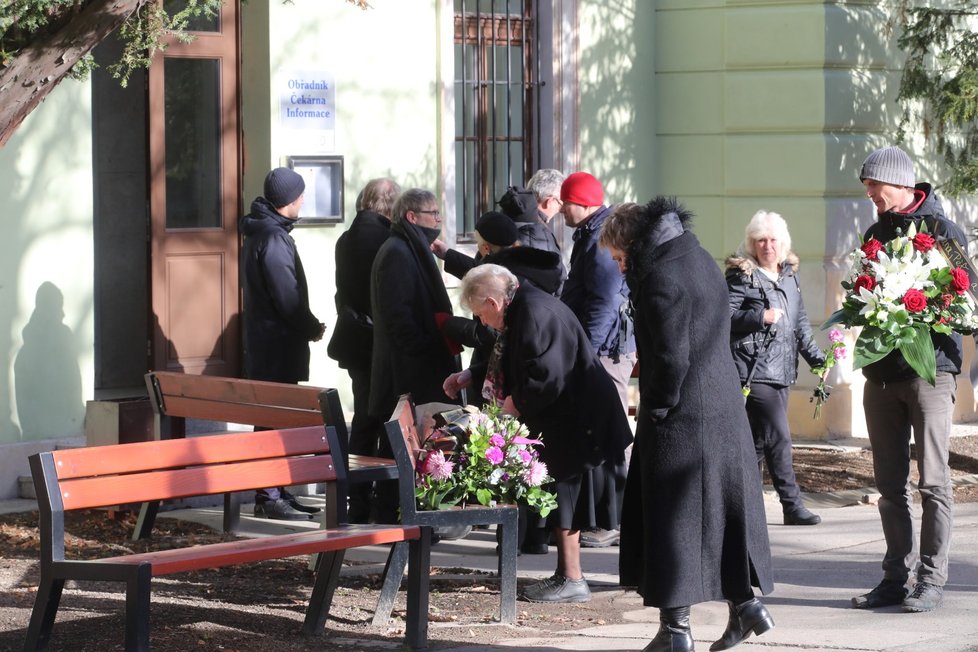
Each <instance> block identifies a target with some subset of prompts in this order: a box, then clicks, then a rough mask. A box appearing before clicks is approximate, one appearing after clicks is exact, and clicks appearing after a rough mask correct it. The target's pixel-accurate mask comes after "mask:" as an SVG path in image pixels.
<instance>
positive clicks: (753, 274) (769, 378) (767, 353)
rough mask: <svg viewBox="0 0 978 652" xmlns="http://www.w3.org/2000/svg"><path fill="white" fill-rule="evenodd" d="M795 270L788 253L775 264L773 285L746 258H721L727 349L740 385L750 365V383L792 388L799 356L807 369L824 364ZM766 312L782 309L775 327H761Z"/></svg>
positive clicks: (751, 260)
mask: <svg viewBox="0 0 978 652" xmlns="http://www.w3.org/2000/svg"><path fill="white" fill-rule="evenodd" d="M797 271H798V257H797V256H796V255H794V254H793V253H789V254H788V258H787V259H786V260H785V262H784V263H783V264H782V265H781V271H780V274H779V276H778V280H777V281H772V280H771V279H770V278H769V277H768V276H766V275H765V274H764V272H762V271H760V270H759V269H758V268H757V262H756V261H755V260H753V259H751V258H739V257H736V256H731V257H730V258H727V290H728V292H729V293H730V349H731V351H732V352H733V358H734V363H735V364H736V365H737V373H738V375H739V376H740V382H741V383H744V382H745V381H746V380H747V376H748V374H749V373H750V372H751V367H752V365H753V372H754V377H753V379H752V381H751V382H752V383H766V384H768V385H777V386H779V387H787V386H788V385H793V384H794V383H795V381H796V380H797V379H798V354H799V353H800V354H801V355H802V357H803V358H805V362H807V363H808V365H809V366H810V367H818V366H821V365H822V364H824V362H825V355H824V354H823V353H822V350H821V349H819V348H818V345H816V344H815V337H814V335H813V333H812V324H811V322H810V321H809V319H808V313H807V312H805V304H804V302H803V301H802V296H801V286H800V285H799V284H798V276H797ZM768 308H780V309H781V310H782V311H784V314H783V315H782V316H781V319H780V320H778V323H777V324H773V325H770V326H768V325H767V324H765V323H764V311H765V310H767V309H768ZM754 360H757V362H756V363H755V362H754Z"/></svg>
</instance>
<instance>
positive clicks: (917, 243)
mask: <svg viewBox="0 0 978 652" xmlns="http://www.w3.org/2000/svg"><path fill="white" fill-rule="evenodd" d="M933 246H934V238H933V237H932V236H931V235H930V234H929V233H918V234H917V235H915V236H914V237H913V248H914V249H916V250H917V251H930V250H931V248H932V247H933Z"/></svg>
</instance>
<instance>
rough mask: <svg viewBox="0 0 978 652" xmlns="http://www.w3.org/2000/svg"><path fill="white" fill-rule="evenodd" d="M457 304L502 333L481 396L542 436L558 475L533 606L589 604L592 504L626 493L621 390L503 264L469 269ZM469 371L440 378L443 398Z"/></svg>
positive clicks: (570, 322)
mask: <svg viewBox="0 0 978 652" xmlns="http://www.w3.org/2000/svg"><path fill="white" fill-rule="evenodd" d="M462 305H463V306H466V307H468V308H469V310H471V311H472V315H473V316H474V317H477V318H478V319H480V320H481V321H482V322H483V323H484V324H485V325H486V326H490V327H492V328H494V329H496V330H497V331H500V336H499V339H498V341H497V342H496V346H495V347H494V349H493V352H492V355H491V356H490V359H489V361H488V363H487V364H488V369H487V372H486V382H485V384H484V386H483V387H482V388H481V389H482V390H483V395H484V396H485V397H486V398H487V399H490V400H495V401H496V402H497V403H499V404H501V405H502V409H503V411H504V412H506V413H508V414H511V415H513V416H515V417H519V419H520V420H521V421H522V422H523V423H524V424H526V426H527V427H528V428H529V429H530V431H531V432H533V433H534V434H539V435H541V436H542V438H543V442H544V448H543V450H542V453H541V455H542V458H543V461H544V462H546V464H547V467H548V468H549V471H550V475H551V476H553V477H554V479H555V480H556V492H557V511H556V515H555V514H551V515H550V517H549V519H548V522H549V523H550V524H551V525H552V526H553V531H554V535H555V537H556V541H557V570H556V572H555V573H554V575H553V577H550V578H547V579H545V580H543V581H542V582H539V583H537V584H534V585H532V586H529V587H527V588H526V590H525V591H524V593H523V597H524V598H526V599H527V600H529V601H532V602H587V601H588V600H590V599H591V591H590V589H589V588H588V585H587V582H586V581H585V579H584V574H583V572H582V570H581V555H580V553H581V549H580V532H581V530H582V529H587V528H595V527H603V528H608V529H610V528H614V527H617V526H618V525H619V524H618V522H617V515H614V518H615V519H616V522H614V523H610V522H597V520H598V519H597V518H596V515H595V514H596V509H595V506H596V505H599V504H602V503H611V502H615V501H606V500H603V498H604V496H605V495H606V494H607V492H619V491H622V490H623V488H624V487H623V479H624V477H623V476H624V463H625V457H624V451H625V448H626V447H627V446H628V444H629V443H630V442H631V438H632V437H631V431H630V429H629V427H628V422H627V420H626V418H625V415H624V413H623V412H622V410H621V402H620V401H619V400H618V391H617V390H616V389H615V386H614V383H613V382H612V380H611V378H610V377H609V376H608V374H607V372H606V371H605V370H604V368H603V367H602V366H601V363H600V362H598V359H597V357H595V355H594V350H593V349H592V347H591V344H590V342H589V340H588V338H587V335H586V334H585V333H584V329H583V328H582V327H581V324H580V322H579V321H578V319H577V317H576V316H575V315H574V313H572V312H571V311H570V309H569V308H568V307H567V306H566V305H564V304H563V303H562V302H561V301H560V300H559V299H556V298H555V297H553V296H552V295H549V294H547V293H546V292H543V291H542V290H539V289H538V288H536V287H533V286H532V285H530V284H528V283H524V284H520V283H519V282H518V281H517V279H516V277H515V276H514V275H513V274H512V273H511V272H509V271H508V270H507V269H505V268H503V267H500V266H499V265H493V264H485V265H480V266H478V267H475V268H473V269H472V270H471V271H469V272H468V273H467V274H466V275H465V278H463V279H462ZM471 382H472V372H471V370H469V369H466V370H464V371H461V372H458V373H455V374H452V375H451V376H449V377H448V378H447V379H446V380H445V384H444V390H445V392H446V394H448V395H449V396H454V395H456V394H457V393H458V391H459V390H460V389H461V388H463V387H466V386H468V385H469V384H471Z"/></svg>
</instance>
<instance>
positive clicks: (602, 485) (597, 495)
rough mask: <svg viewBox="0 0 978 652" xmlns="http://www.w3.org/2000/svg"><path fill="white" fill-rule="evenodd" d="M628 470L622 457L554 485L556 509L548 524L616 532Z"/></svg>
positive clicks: (573, 528) (561, 527)
mask: <svg viewBox="0 0 978 652" xmlns="http://www.w3.org/2000/svg"><path fill="white" fill-rule="evenodd" d="M626 471H627V467H626V465H625V457H624V454H622V455H621V457H619V458H618V459H616V460H606V461H605V462H604V463H603V464H601V465H600V466H596V467H594V468H593V469H589V470H587V471H585V472H584V473H582V474H581V475H575V476H571V477H569V478H567V479H565V480H560V481H558V482H555V483H554V491H555V492H556V493H557V509H556V511H554V512H552V513H551V514H550V515H549V516H548V517H547V523H548V525H550V527H557V528H560V529H563V530H593V529H595V528H601V529H603V530H617V529H618V527H619V525H620V523H621V501H622V497H623V496H624V493H625V475H626Z"/></svg>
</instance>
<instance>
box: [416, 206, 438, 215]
mask: <svg viewBox="0 0 978 652" xmlns="http://www.w3.org/2000/svg"><path fill="white" fill-rule="evenodd" d="M411 212H412V213H423V214H425V215H441V211H440V210H438V209H437V208H436V209H435V210H433V211H411Z"/></svg>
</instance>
